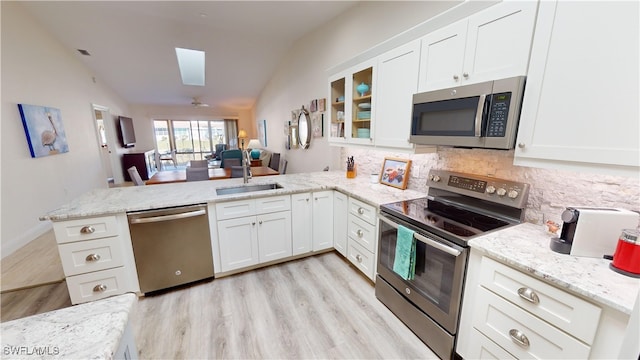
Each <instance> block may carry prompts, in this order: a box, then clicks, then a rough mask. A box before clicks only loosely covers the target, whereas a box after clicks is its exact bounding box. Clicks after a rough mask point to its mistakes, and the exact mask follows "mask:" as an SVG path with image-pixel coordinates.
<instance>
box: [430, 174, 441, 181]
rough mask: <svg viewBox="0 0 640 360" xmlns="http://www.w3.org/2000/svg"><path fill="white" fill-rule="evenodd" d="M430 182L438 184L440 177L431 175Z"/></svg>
mask: <svg viewBox="0 0 640 360" xmlns="http://www.w3.org/2000/svg"><path fill="white" fill-rule="evenodd" d="M431 181H433V182H439V181H440V176H438V175H431Z"/></svg>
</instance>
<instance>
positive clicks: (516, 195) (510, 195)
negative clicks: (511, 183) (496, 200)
mask: <svg viewBox="0 0 640 360" xmlns="http://www.w3.org/2000/svg"><path fill="white" fill-rule="evenodd" d="M518 195H520V194H519V193H518V192H517V191H515V190H511V191H509V193H508V194H507V196H508V197H509V198H511V199H515V198H517V197H518Z"/></svg>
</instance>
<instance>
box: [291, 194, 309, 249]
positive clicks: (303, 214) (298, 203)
mask: <svg viewBox="0 0 640 360" xmlns="http://www.w3.org/2000/svg"><path fill="white" fill-rule="evenodd" d="M312 216H313V208H312V207H311V193H301V194H293V195H291V239H292V242H293V255H300V254H304V253H307V252H310V251H311V249H312V246H313V241H312V236H313V232H312V228H311V226H312V222H311V221H312V220H311V219H312Z"/></svg>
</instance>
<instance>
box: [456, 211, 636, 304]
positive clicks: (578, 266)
mask: <svg viewBox="0 0 640 360" xmlns="http://www.w3.org/2000/svg"><path fill="white" fill-rule="evenodd" d="M550 238H551V235H550V234H549V233H548V232H546V231H545V230H544V228H543V226H542V225H535V224H530V223H524V224H520V225H516V226H513V227H510V228H507V229H505V230H501V231H496V232H493V233H489V234H487V235H484V236H480V237H478V238H475V239H473V240H470V241H469V245H470V246H471V248H472V249H476V250H480V251H482V252H483V253H484V254H485V255H486V256H488V257H490V258H493V259H495V260H497V261H499V262H502V263H504V264H507V265H510V266H512V267H514V268H516V269H519V270H521V271H523V272H525V273H527V274H529V275H533V276H534V277H537V278H540V279H542V280H545V281H547V282H549V283H551V284H553V285H555V286H557V287H560V288H563V289H565V290H567V291H568V292H572V293H574V294H578V295H581V296H582V297H585V298H588V299H591V300H592V301H594V302H596V303H599V304H602V305H605V306H608V307H610V308H613V309H615V310H618V311H621V312H623V313H625V314H631V311H632V309H633V305H634V302H635V300H636V296H638V292H639V291H640V279H637V278H632V277H629V276H625V275H622V274H619V273H617V272H615V271H613V270H611V269H610V268H609V263H610V262H611V261H609V260H604V259H598V258H587V257H578V256H570V255H564V254H558V253H556V252H553V251H551V249H549V239H550Z"/></svg>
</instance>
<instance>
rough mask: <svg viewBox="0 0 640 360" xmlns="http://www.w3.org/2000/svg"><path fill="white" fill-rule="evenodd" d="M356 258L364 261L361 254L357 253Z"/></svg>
mask: <svg viewBox="0 0 640 360" xmlns="http://www.w3.org/2000/svg"><path fill="white" fill-rule="evenodd" d="M356 260H358V262H359V263H361V262H362V256H360V254H358V255H356Z"/></svg>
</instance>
